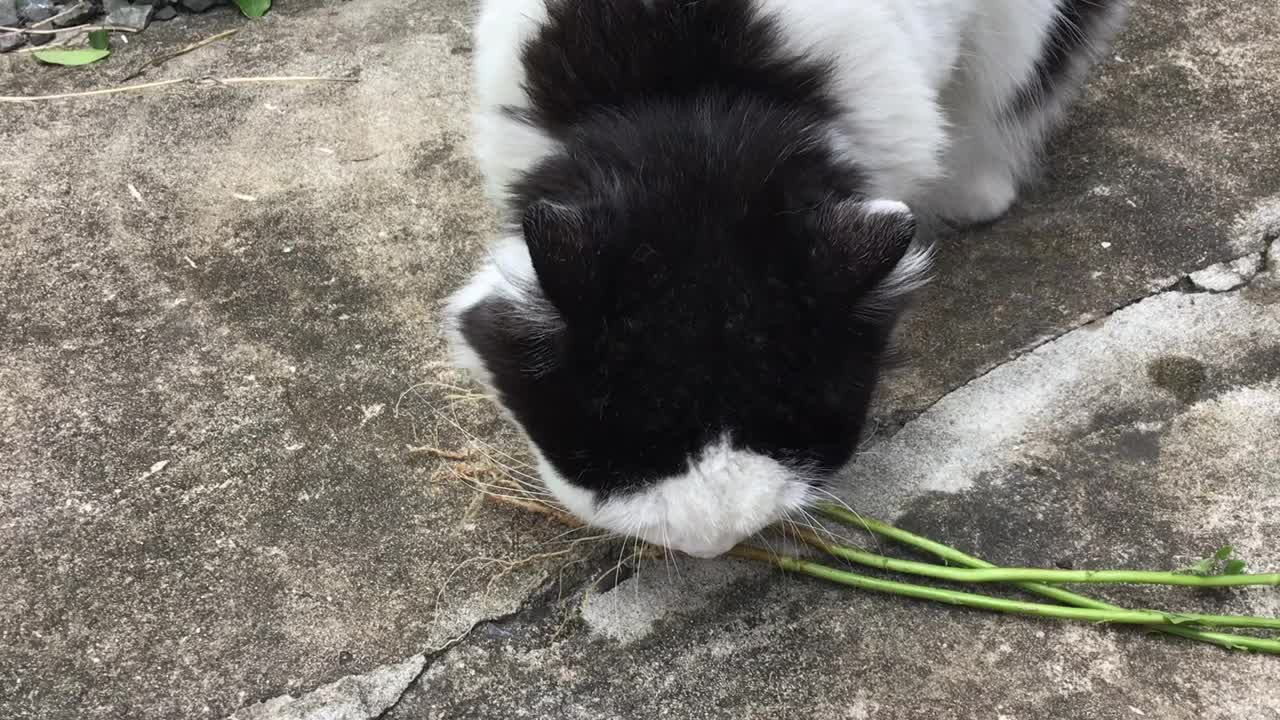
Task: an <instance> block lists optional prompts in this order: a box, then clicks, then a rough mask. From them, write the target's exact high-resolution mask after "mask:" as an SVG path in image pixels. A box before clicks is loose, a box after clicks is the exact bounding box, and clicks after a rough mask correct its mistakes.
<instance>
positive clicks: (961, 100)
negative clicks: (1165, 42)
mask: <svg viewBox="0 0 1280 720" xmlns="http://www.w3.org/2000/svg"><path fill="white" fill-rule="evenodd" d="M1124 14H1125V4H1124V3H1123V2H1121V1H1120V0H1110V1H1108V0H857V1H856V2H855V1H854V0H843V1H841V0H699V1H697V2H695V1H693V0H486V1H485V2H483V3H482V5H481V10H480V15H479V17H478V19H477V23H476V27H475V48H476V51H475V63H476V64H475V99H476V107H475V113H474V117H473V147H474V152H475V157H476V160H477V162H478V163H479V165H480V167H481V169H482V171H483V172H484V175H485V177H486V179H487V188H488V190H489V193H490V195H491V197H492V198H493V200H494V202H495V203H497V204H498V205H499V206H500V207H501V208H502V210H503V211H504V213H505V217H506V220H507V222H508V224H509V227H510V231H509V235H508V236H507V237H505V238H504V239H503V240H502V241H501V242H500V243H498V244H497V245H496V246H495V251H494V253H493V257H492V259H491V261H490V262H489V264H488V265H487V266H486V267H485V268H482V269H481V270H480V271H479V272H478V273H477V274H476V275H475V276H474V277H473V278H472V280H471V282H470V283H469V284H467V285H466V286H465V287H464V288H462V289H461V290H459V291H458V293H457V294H456V295H455V296H454V297H453V298H452V300H451V302H450V303H449V308H448V312H447V320H448V327H449V337H450V340H451V344H452V346H453V347H454V350H455V358H456V359H457V361H458V363H459V364H460V365H462V366H464V367H467V368H470V369H472V370H474V371H475V373H476V375H477V377H478V378H479V379H480V380H481V381H482V382H484V383H485V384H486V385H488V386H489V387H490V388H491V389H492V390H493V392H494V393H495V395H496V396H497V398H498V399H499V401H500V402H501V404H502V405H503V407H504V408H505V409H506V410H507V411H508V412H509V414H510V415H511V417H512V418H513V419H514V420H515V421H516V422H517V423H518V424H519V425H520V426H521V427H522V429H523V430H524V431H525V433H526V434H527V435H528V437H529V439H530V441H531V443H532V445H533V448H534V450H535V451H536V453H537V455H538V457H539V460H540V468H541V473H542V476H543V478H544V481H545V482H546V484H547V486H548V487H549V488H550V489H551V490H552V492H553V493H555V494H556V496H557V497H559V498H560V499H561V500H562V502H564V503H565V505H566V506H567V507H568V508H569V509H570V510H571V511H573V512H574V513H576V514H577V515H579V516H580V517H581V518H582V519H583V520H584V521H586V522H589V523H592V524H594V525H597V526H600V527H603V528H607V529H610V530H613V531H616V532H619V533H626V534H633V535H639V536H640V537H643V538H644V539H646V540H650V541H652V542H658V543H663V544H666V545H668V546H670V547H673V548H676V549H679V550H684V551H686V552H689V553H691V554H695V555H703V556H707V555H714V554H717V553H719V552H723V551H724V550H725V549H727V548H728V547H730V546H731V545H732V544H733V543H735V542H737V541H739V540H740V539H741V538H743V537H745V536H748V535H750V534H751V533H753V532H755V531H756V530H758V529H759V528H761V527H763V526H764V525H767V524H768V523H770V522H773V521H774V520H776V519H778V518H779V517H781V516H783V515H785V514H786V513H787V512H790V511H792V510H794V509H795V508H797V507H799V506H800V505H802V504H803V503H804V502H806V501H807V499H808V498H809V497H810V496H811V495H812V488H813V487H814V485H815V484H817V483H821V482H823V481H824V478H826V477H828V476H830V474H831V473H833V472H835V471H836V470H838V469H839V468H840V467H841V466H842V465H844V464H845V463H847V462H848V460H849V459H850V457H851V456H852V454H853V450H854V447H855V445H856V443H857V440H858V437H859V435H860V433H861V429H862V424H863V422H864V419H865V414H866V407H867V404H868V402H869V399H870V397H871V393H872V390H873V388H874V386H875V383H876V380H877V378H878V375H879V371H880V365H881V363H882V361H883V359H884V356H885V352H886V349H887V344H888V339H889V336H890V333H891V331H892V329H893V326H894V323H895V321H896V318H897V316H898V314H899V312H900V310H901V308H902V305H903V303H904V302H905V300H906V299H907V298H908V297H909V296H910V295H911V293H912V292H914V291H915V290H917V289H918V288H919V287H920V286H921V285H922V284H923V283H924V282H925V279H926V277H927V274H928V271H929V249H928V247H927V246H926V245H925V244H924V243H922V242H921V241H920V239H919V238H917V237H916V233H915V227H916V224H915V218H914V214H913V209H915V210H917V211H919V210H926V211H931V212H936V213H939V214H941V215H943V216H944V217H945V218H947V219H949V220H951V221H953V222H956V223H972V222H982V221H986V220H990V219H993V218H996V217H998V216H999V215H1001V214H1003V213H1004V212H1005V211H1006V210H1007V209H1008V208H1009V206H1010V205H1011V204H1012V203H1013V202H1014V200H1015V198H1016V195H1017V190H1018V187H1019V185H1020V184H1021V183H1022V182H1023V181H1024V180H1025V178H1026V177H1028V175H1029V174H1030V172H1031V169H1032V168H1033V167H1034V164H1035V159H1036V156H1037V154H1038V153H1039V152H1040V150H1041V148H1042V145H1043V142H1044V139H1045V137H1046V136H1047V134H1048V133H1049V132H1050V131H1051V130H1052V128H1053V127H1054V125H1055V123H1056V122H1057V120H1058V119H1059V117H1060V116H1061V114H1062V112H1063V110H1064V108H1065V106H1066V105H1067V103H1068V102H1069V100H1070V98H1071V97H1072V95H1073V93H1074V92H1076V90H1077V89H1078V87H1079V86H1080V84H1081V82H1082V81H1083V79H1084V76H1085V73H1086V71H1087V69H1088V67H1089V66H1090V65H1091V63H1092V62H1093V61H1094V60H1095V59H1096V57H1097V53H1098V52H1099V48H1100V47H1103V46H1104V45H1105V43H1106V42H1107V41H1108V40H1109V39H1110V36H1111V34H1112V33H1113V32H1114V30H1115V28H1116V27H1118V25H1119V23H1120V21H1121V20H1122V19H1123V17H1124Z"/></svg>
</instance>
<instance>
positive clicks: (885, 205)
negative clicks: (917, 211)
mask: <svg viewBox="0 0 1280 720" xmlns="http://www.w3.org/2000/svg"><path fill="white" fill-rule="evenodd" d="M863 209H864V210H865V211H866V213H867V214H868V215H910V214H911V208H909V207H907V204H906V203H904V202H899V201H898V200H869V201H867V202H866V203H864V204H863Z"/></svg>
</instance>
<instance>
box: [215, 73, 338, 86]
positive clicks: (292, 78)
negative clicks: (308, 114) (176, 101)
mask: <svg viewBox="0 0 1280 720" xmlns="http://www.w3.org/2000/svg"><path fill="white" fill-rule="evenodd" d="M197 79H198V80H208V81H210V82H214V83H221V84H223V85H236V84H242V83H273V82H336V83H358V82H360V78H340V77H322V76H319V75H283V76H279V77H234V78H216V77H202V78H197Z"/></svg>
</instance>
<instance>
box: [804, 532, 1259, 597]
mask: <svg viewBox="0 0 1280 720" xmlns="http://www.w3.org/2000/svg"><path fill="white" fill-rule="evenodd" d="M799 532H800V535H801V537H802V538H803V539H804V541H805V542H807V543H809V544H810V545H813V546H814V547H817V548H819V549H821V550H823V551H825V552H827V553H828V554H830V555H834V556H835V557H838V558H840V559H842V560H848V561H850V562H855V563H858V564H859V565H866V566H867V567H873V568H877V569H879V570H888V571H890V572H898V573H905V574H907V575H922V576H925V577H931V578H935V579H937V580H946V581H948V582H958V583H1019V582H1035V583H1096V584H1111V585H1186V586H1190V587H1238V586H1277V585H1280V574H1276V573H1271V574H1266V575H1245V574H1242V575H1209V576H1203V575H1179V574H1178V573H1171V572H1152V571H1149V570H1051V569H1045V568H1011V567H999V566H994V565H993V566H991V567H979V566H973V567H948V566H945V565H934V564H932V563H924V562H914V561H912V560H899V559H897V558H891V557H885V556H884V555H877V554H875V553H871V552H867V551H865V550H859V549H857V548H851V547H846V546H843V545H835V544H832V543H828V542H827V541H825V540H823V539H822V538H821V537H820V536H819V535H817V534H816V533H813V532H812V531H808V530H803V529H801V530H800V531H799Z"/></svg>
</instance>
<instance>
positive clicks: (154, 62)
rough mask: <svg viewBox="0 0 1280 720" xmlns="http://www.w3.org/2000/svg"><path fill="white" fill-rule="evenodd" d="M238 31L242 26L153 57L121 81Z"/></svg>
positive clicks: (126, 80) (128, 79)
mask: <svg viewBox="0 0 1280 720" xmlns="http://www.w3.org/2000/svg"><path fill="white" fill-rule="evenodd" d="M238 32H240V28H233V29H231V30H226V31H223V32H220V33H218V34H217V35H213V36H211V37H207V38H205V39H204V40H201V41H199V42H195V43H191V44H190V45H188V46H186V47H184V48H182V49H181V50H175V51H174V52H171V53H169V54H168V55H162V56H160V57H158V58H152V59H151V60H148V61H147V62H145V63H143V64H142V65H141V66H140V67H139V68H138V69H137V70H134V71H133V72H131V73H129V74H128V75H126V76H124V77H123V78H121V79H120V81H121V82H128V81H130V80H132V79H134V78H136V77H138V76H139V75H142V74H143V73H145V72H146V71H148V70H150V69H151V68H153V67H157V66H159V65H162V64H164V63H167V62H169V61H170V60H172V59H174V58H176V57H179V56H181V55H186V54H187V53H189V52H191V51H192V50H199V49H200V48H202V47H204V46H205V45H208V44H210V43H215V42H217V41H219V40H222V39H223V38H229V37H231V36H232V35H235V34H236V33H238Z"/></svg>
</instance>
